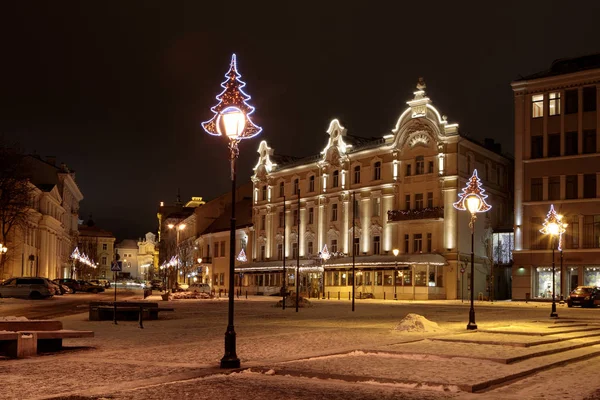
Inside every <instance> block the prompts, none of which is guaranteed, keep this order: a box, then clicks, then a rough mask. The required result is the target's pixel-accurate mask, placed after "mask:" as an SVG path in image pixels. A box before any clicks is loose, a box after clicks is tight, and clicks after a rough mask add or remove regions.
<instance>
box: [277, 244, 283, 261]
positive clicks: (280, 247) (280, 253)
mask: <svg viewBox="0 0 600 400" xmlns="http://www.w3.org/2000/svg"><path fill="white" fill-rule="evenodd" d="M277 259H278V260H283V243H279V244H277Z"/></svg>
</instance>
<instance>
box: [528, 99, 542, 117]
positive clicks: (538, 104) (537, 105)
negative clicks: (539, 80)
mask: <svg viewBox="0 0 600 400" xmlns="http://www.w3.org/2000/svg"><path fill="white" fill-rule="evenodd" d="M543 116H544V95H543V94H536V95H533V96H531V117H532V118H540V117H543Z"/></svg>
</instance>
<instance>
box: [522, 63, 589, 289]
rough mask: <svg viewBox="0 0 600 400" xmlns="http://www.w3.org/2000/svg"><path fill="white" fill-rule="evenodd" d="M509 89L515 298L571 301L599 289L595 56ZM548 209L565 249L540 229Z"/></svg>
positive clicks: (561, 65)
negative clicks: (574, 294) (562, 227)
mask: <svg viewBox="0 0 600 400" xmlns="http://www.w3.org/2000/svg"><path fill="white" fill-rule="evenodd" d="M512 88H513V92H514V107H515V108H514V113H515V220H514V225H515V252H514V265H515V268H513V277H512V282H513V289H512V297H513V299H526V298H527V297H531V298H538V299H546V300H548V299H551V298H552V293H553V292H554V294H555V295H557V296H559V295H562V296H568V294H569V292H570V291H571V290H572V289H574V288H575V287H577V286H578V285H593V286H600V185H599V184H598V181H600V138H599V136H598V132H600V114H599V113H598V104H599V103H600V54H595V55H589V56H585V57H579V58H573V59H563V60H557V61H555V62H554V63H553V64H552V66H551V67H550V69H549V70H547V71H543V72H540V73H536V74H533V75H531V76H527V77H524V78H522V79H519V80H517V81H515V82H513V83H512ZM550 205H554V208H555V209H556V211H557V212H558V213H559V214H561V215H562V216H563V222H564V223H567V224H568V225H567V227H566V232H565V233H564V234H563V235H562V237H561V239H562V240H561V244H562V246H561V249H562V251H560V250H559V249H558V243H557V241H556V240H553V238H552V237H551V236H549V235H546V236H545V235H543V234H542V233H541V232H540V229H541V228H542V223H543V222H544V219H545V218H546V215H547V214H548V211H549V209H550ZM555 239H556V238H555ZM553 248H554V250H555V252H553V251H552V249H553ZM553 254H554V255H555V259H554V272H555V274H554V282H555V285H554V288H552V280H553V279H552V278H553V277H552V275H553V274H552V265H553V259H552V255H553Z"/></svg>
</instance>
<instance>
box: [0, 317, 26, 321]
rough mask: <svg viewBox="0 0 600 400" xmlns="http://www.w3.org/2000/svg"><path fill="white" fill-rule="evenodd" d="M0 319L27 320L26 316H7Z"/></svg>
mask: <svg viewBox="0 0 600 400" xmlns="http://www.w3.org/2000/svg"><path fill="white" fill-rule="evenodd" d="M0 321H29V320H28V319H27V317H15V316H8V317H0Z"/></svg>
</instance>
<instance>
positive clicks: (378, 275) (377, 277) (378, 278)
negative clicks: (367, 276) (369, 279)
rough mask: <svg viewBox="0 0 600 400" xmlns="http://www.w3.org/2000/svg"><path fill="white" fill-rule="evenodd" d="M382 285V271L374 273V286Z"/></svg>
mask: <svg viewBox="0 0 600 400" xmlns="http://www.w3.org/2000/svg"><path fill="white" fill-rule="evenodd" d="M381 285H383V271H375V286H381Z"/></svg>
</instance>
